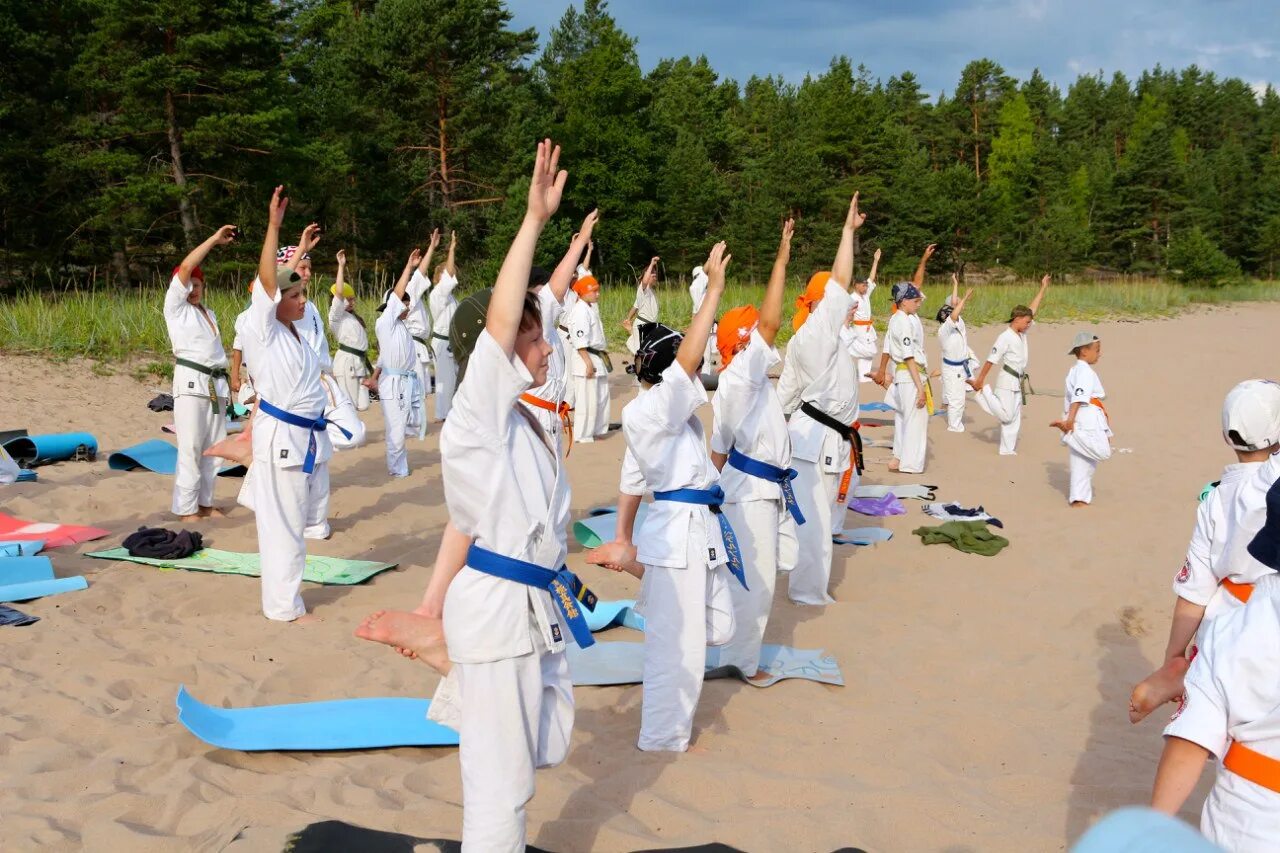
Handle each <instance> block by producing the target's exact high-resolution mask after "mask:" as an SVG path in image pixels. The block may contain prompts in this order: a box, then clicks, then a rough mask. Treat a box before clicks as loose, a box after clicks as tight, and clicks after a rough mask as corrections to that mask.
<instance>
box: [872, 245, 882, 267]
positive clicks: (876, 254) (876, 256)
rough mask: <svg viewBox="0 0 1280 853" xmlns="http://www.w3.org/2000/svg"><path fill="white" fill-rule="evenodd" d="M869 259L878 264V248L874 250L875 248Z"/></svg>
mask: <svg viewBox="0 0 1280 853" xmlns="http://www.w3.org/2000/svg"><path fill="white" fill-rule="evenodd" d="M871 260H873V261H875V262H876V263H877V264H878V263H880V250H879V249H876V250H875V253H874V254H872V255H871Z"/></svg>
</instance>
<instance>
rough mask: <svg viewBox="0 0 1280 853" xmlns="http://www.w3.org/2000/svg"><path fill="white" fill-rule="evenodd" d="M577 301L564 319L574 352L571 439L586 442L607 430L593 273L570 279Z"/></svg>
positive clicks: (605, 376)
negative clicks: (574, 279) (572, 280)
mask: <svg viewBox="0 0 1280 853" xmlns="http://www.w3.org/2000/svg"><path fill="white" fill-rule="evenodd" d="M573 290H574V292H575V293H577V295H578V301H577V302H575V303H574V305H573V307H572V308H570V309H569V314H568V317H567V318H566V320H565V323H566V325H567V326H568V328H569V339H570V340H571V341H572V342H573V347H574V352H573V357H572V360H571V361H570V367H569V372H570V374H572V376H573V384H574V386H575V389H576V390H575V392H574V403H573V440H574V441H575V442H576V443H578V444H588V443H590V442H593V441H595V440H596V439H597V438H599V437H600V436H603V435H605V434H607V433H608V432H609V371H610V370H611V368H612V366H611V364H610V359H609V354H608V352H607V350H606V347H607V346H608V343H607V342H606V340H605V336H604V323H602V322H601V320H600V307H599V305H598V304H597V303H598V302H599V300H600V284H599V282H597V281H596V279H595V276H591V275H588V276H583V277H582V278H579V279H578V280H577V281H575V282H574V283H573Z"/></svg>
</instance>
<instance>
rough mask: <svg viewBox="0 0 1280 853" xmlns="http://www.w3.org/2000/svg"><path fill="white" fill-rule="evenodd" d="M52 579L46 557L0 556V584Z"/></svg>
mask: <svg viewBox="0 0 1280 853" xmlns="http://www.w3.org/2000/svg"><path fill="white" fill-rule="evenodd" d="M47 580H53V563H51V562H49V558H48V557H0V586H12V585H14V584H20V583H34V582H35V581H47Z"/></svg>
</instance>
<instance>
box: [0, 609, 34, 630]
mask: <svg viewBox="0 0 1280 853" xmlns="http://www.w3.org/2000/svg"><path fill="white" fill-rule="evenodd" d="M39 621H40V617H39V616H29V615H27V614H26V613H23V612H22V611H21V610H14V609H13V608H12V607H9V606H7V605H4V604H0V625H30V624H31V623H33V622H39Z"/></svg>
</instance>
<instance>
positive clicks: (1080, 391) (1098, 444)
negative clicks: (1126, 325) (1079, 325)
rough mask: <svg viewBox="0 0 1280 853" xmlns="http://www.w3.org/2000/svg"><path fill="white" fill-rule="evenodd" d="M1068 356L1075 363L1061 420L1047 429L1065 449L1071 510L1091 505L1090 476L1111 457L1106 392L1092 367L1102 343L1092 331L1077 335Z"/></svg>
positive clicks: (1071, 371)
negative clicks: (1059, 435) (1057, 432)
mask: <svg viewBox="0 0 1280 853" xmlns="http://www.w3.org/2000/svg"><path fill="white" fill-rule="evenodd" d="M1067 354H1068V355H1074V356H1075V357H1076V363H1075V364H1074V365H1073V366H1072V368H1071V370H1070V371H1068V372H1067V384H1066V394H1065V396H1064V397H1063V400H1062V419H1061V420H1057V421H1053V422H1052V423H1050V424H1049V426H1052V427H1057V428H1058V429H1060V430H1062V443H1063V444H1065V445H1066V446H1067V452H1068V460H1067V462H1068V466H1069V468H1070V471H1071V487H1070V489H1069V490H1068V492H1067V500H1068V501H1070V503H1071V506H1073V507H1084V506H1088V505H1089V504H1091V503H1092V502H1093V474H1094V472H1095V471H1096V470H1097V469H1098V463H1099V462H1105V461H1106V460H1108V459H1110V458H1111V418H1110V416H1108V415H1107V408H1106V406H1105V405H1104V404H1103V402H1102V401H1103V400H1105V399H1106V398H1107V392H1106V391H1105V390H1104V389H1103V387H1102V380H1101V379H1099V378H1098V373H1097V371H1095V370H1094V369H1093V366H1094V365H1095V364H1097V363H1098V359H1100V358H1102V341H1101V340H1099V339H1098V336H1097V335H1095V334H1094V333H1093V332H1077V333H1076V337H1075V340H1074V341H1073V342H1072V344H1071V349H1070V350H1068V351H1067Z"/></svg>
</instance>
